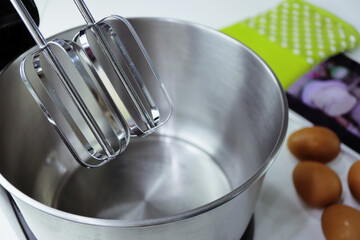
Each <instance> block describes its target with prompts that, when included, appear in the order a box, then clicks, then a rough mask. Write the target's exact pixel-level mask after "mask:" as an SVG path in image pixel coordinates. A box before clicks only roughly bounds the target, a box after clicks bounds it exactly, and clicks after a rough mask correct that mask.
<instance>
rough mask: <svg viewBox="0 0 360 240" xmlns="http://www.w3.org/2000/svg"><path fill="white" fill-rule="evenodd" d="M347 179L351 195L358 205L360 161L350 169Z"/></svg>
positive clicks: (359, 200) (359, 195) (359, 199)
mask: <svg viewBox="0 0 360 240" xmlns="http://www.w3.org/2000/svg"><path fill="white" fill-rule="evenodd" d="M347 179H348V184H349V188H350V192H351V194H352V195H353V197H354V198H355V199H356V200H357V201H358V202H359V203H360V161H357V162H355V163H354V164H353V165H352V166H351V167H350V170H349V173H348V178H347Z"/></svg>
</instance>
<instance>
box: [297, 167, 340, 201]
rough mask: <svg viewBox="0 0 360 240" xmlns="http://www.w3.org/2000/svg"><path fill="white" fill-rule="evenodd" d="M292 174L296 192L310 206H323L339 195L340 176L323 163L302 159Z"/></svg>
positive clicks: (336, 199)
mask: <svg viewBox="0 0 360 240" xmlns="http://www.w3.org/2000/svg"><path fill="white" fill-rule="evenodd" d="M292 176H293V181H294V185H295V190H296V192H297V194H298V195H299V197H300V198H301V199H302V200H303V201H304V202H305V203H306V204H307V205H308V206H310V207H317V208H323V207H326V206H328V205H330V204H333V203H336V202H337V201H338V200H339V199H340V197H341V192H342V187H341V182H340V178H339V177H338V175H337V174H336V173H335V172H334V171H333V170H332V169H331V168H329V167H328V166H326V165H325V164H323V163H319V162H314V161H302V162H300V163H299V164H298V165H297V166H296V167H295V169H294V171H293V175H292Z"/></svg>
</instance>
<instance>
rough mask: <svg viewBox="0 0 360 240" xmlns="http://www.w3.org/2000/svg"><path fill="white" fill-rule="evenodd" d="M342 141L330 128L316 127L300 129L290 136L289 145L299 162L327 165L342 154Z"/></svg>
mask: <svg viewBox="0 0 360 240" xmlns="http://www.w3.org/2000/svg"><path fill="white" fill-rule="evenodd" d="M340 143H341V142H340V140H339V138H338V137H337V135H336V134H335V133H334V132H333V131H331V130H330V129H328V128H325V127H320V126H314V127H307V128H303V129H300V130H298V131H296V132H294V133H293V134H291V135H290V137H289V139H288V141H287V145H288V148H289V150H290V151H291V153H292V154H294V156H295V157H296V158H298V159H299V160H311V161H319V162H323V163H327V162H330V161H332V160H333V159H335V158H336V157H337V155H338V154H339V152H340Z"/></svg>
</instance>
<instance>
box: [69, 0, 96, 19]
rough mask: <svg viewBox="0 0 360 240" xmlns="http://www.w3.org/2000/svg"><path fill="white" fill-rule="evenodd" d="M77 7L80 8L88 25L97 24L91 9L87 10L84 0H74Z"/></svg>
mask: <svg viewBox="0 0 360 240" xmlns="http://www.w3.org/2000/svg"><path fill="white" fill-rule="evenodd" d="M74 2H75V4H76V6H77V7H78V9H79V11H80V13H81V15H82V16H83V18H84V19H85V21H86V23H87V24H94V23H95V19H94V18H93V16H92V15H91V12H90V11H89V9H88V8H87V6H86V4H85V2H84V1H83V0H74Z"/></svg>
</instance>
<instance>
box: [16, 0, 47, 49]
mask: <svg viewBox="0 0 360 240" xmlns="http://www.w3.org/2000/svg"><path fill="white" fill-rule="evenodd" d="M10 2H11V3H12V5H13V6H14V8H15V10H16V11H17V13H18V14H19V16H20V18H21V19H22V21H23V22H24V24H25V26H26V28H27V29H28V30H29V32H30V34H31V36H32V37H33V38H34V40H35V42H36V44H37V45H38V46H39V47H40V48H44V47H45V46H46V45H47V42H46V39H45V38H44V36H43V35H42V34H41V32H40V30H39V28H38V26H37V25H36V23H35V21H34V19H33V18H32V17H31V15H30V13H29V12H28V10H27V9H26V7H25V5H24V4H23V3H22V1H21V0H10Z"/></svg>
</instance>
